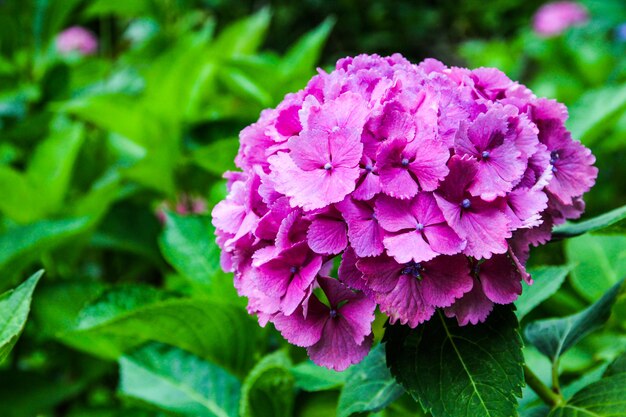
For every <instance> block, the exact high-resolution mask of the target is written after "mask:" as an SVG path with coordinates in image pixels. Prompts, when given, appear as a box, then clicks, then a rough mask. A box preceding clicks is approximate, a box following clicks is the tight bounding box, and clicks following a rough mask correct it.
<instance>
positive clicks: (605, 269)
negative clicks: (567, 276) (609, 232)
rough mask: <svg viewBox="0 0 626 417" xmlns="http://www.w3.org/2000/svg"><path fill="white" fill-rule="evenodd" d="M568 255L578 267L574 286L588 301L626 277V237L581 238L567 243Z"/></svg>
mask: <svg viewBox="0 0 626 417" xmlns="http://www.w3.org/2000/svg"><path fill="white" fill-rule="evenodd" d="M565 255H566V256H567V260H568V262H569V263H570V264H572V265H575V267H574V269H573V270H572V273H571V283H572V286H573V287H574V288H575V289H576V291H577V292H578V294H580V296H582V297H583V298H584V299H586V300H588V301H596V300H597V299H598V298H600V297H601V296H602V294H604V293H605V292H606V291H607V290H608V289H609V288H611V286H613V285H614V284H615V283H616V282H617V281H619V280H620V279H621V278H623V277H624V276H626V236H593V235H584V236H579V237H577V238H574V239H570V240H568V241H567V242H566V243H565Z"/></svg>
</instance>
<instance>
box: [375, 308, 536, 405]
mask: <svg viewBox="0 0 626 417" xmlns="http://www.w3.org/2000/svg"><path fill="white" fill-rule="evenodd" d="M383 341H384V342H386V349H387V365H388V366H389V367H390V369H391V373H392V375H394V377H395V378H396V379H397V380H398V382H399V383H400V384H401V385H402V386H403V387H404V388H405V389H406V390H407V391H408V392H409V393H410V394H411V395H412V396H413V398H415V399H416V400H417V401H419V402H420V403H421V404H422V406H423V407H424V408H425V409H426V410H429V411H430V412H431V413H432V415H433V416H434V417H440V416H441V417H443V416H455V417H481V416H491V417H496V416H498V417H499V416H514V415H516V411H515V409H516V406H517V399H516V397H520V396H521V394H522V391H521V387H522V386H523V385H524V373H523V370H522V364H523V362H524V359H523V356H522V340H521V337H520V335H519V332H518V323H517V318H516V317H515V313H514V312H513V309H512V306H511V305H506V306H501V305H497V306H495V308H494V310H493V311H492V312H491V314H490V315H489V317H488V319H487V321H486V322H485V323H483V324H479V325H476V326H464V327H459V325H458V324H457V322H456V320H454V319H447V318H445V317H444V315H443V313H442V312H441V311H438V312H437V313H436V314H435V316H433V318H432V319H431V320H430V321H428V322H426V323H423V324H421V325H419V326H418V327H417V328H416V329H410V328H409V327H407V326H400V325H393V326H388V327H387V330H386V332H385V337H384V339H383Z"/></svg>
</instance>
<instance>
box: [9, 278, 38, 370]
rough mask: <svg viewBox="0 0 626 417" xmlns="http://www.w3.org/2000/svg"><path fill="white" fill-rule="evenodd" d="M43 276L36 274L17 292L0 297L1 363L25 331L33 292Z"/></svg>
mask: <svg viewBox="0 0 626 417" xmlns="http://www.w3.org/2000/svg"><path fill="white" fill-rule="evenodd" d="M42 275H43V271H39V272H36V273H35V274H34V275H33V276H31V277H30V278H28V279H27V280H26V281H25V282H24V283H23V284H22V285H20V286H19V287H17V288H16V289H15V290H11V291H7V292H5V293H4V294H2V295H0V363H2V362H4V360H5V359H6V358H7V356H9V352H11V349H13V346H14V345H15V342H17V339H18V338H19V337H20V334H21V333H22V330H23V329H24V325H25V324H26V320H27V319H28V313H29V311H30V302H31V300H32V298H33V291H34V290H35V286H37V283H38V282H39V279H40V278H41V276H42Z"/></svg>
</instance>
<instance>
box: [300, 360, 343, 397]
mask: <svg viewBox="0 0 626 417" xmlns="http://www.w3.org/2000/svg"><path fill="white" fill-rule="evenodd" d="M291 372H292V373H293V375H294V376H295V377H296V387H298V388H300V389H301V390H304V391H309V392H315V391H325V390H329V389H333V388H338V387H340V386H342V385H343V384H344V382H345V381H346V372H337V371H333V370H332V369H328V368H324V367H322V366H317V365H316V364H314V363H313V362H311V361H306V362H302V363H300V364H298V365H296V366H294V367H293V368H291Z"/></svg>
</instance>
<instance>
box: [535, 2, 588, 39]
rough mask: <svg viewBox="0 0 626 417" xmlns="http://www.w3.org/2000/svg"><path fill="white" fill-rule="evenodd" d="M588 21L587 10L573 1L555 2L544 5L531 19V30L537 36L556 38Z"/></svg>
mask: <svg viewBox="0 0 626 417" xmlns="http://www.w3.org/2000/svg"><path fill="white" fill-rule="evenodd" d="M588 20H589V13H587V9H585V7H584V6H583V5H582V4H580V3H577V2H575V1H555V2H553V3H547V4H544V5H543V6H541V7H540V8H539V10H537V12H536V13H535V16H534V17H533V30H534V31H535V33H536V34H537V35H539V36H542V37H545V38H551V37H554V36H558V35H560V34H561V33H563V32H564V31H565V30H567V29H568V28H570V27H572V26H580V25H583V24H585V23H587V21H588Z"/></svg>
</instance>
